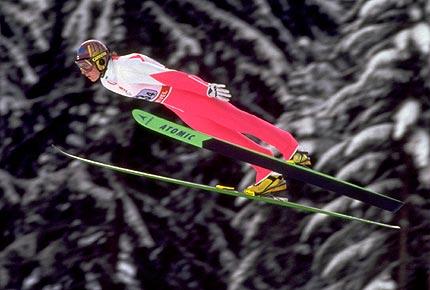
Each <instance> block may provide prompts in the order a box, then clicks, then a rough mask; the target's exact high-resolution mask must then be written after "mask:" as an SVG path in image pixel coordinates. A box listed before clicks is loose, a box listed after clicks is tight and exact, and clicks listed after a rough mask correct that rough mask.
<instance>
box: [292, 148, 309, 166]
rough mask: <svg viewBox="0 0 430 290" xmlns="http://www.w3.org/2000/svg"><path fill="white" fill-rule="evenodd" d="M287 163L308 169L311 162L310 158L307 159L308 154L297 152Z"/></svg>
mask: <svg viewBox="0 0 430 290" xmlns="http://www.w3.org/2000/svg"><path fill="white" fill-rule="evenodd" d="M288 161H290V162H293V163H294V164H297V165H300V166H304V167H308V168H311V167H312V162H311V158H310V157H309V153H308V152H305V151H298V150H297V151H296V153H294V155H293V157H291V159H290V160H288Z"/></svg>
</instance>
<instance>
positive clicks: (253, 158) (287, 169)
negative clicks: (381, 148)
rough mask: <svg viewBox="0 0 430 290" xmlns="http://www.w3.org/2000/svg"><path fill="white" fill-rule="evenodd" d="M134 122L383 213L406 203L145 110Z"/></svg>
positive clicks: (138, 114) (137, 110)
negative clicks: (362, 203)
mask: <svg viewBox="0 0 430 290" xmlns="http://www.w3.org/2000/svg"><path fill="white" fill-rule="evenodd" d="M132 115H133V118H134V119H135V120H136V121H137V122H138V123H139V124H140V125H142V126H143V127H145V128H148V129H150V130H153V131H156V132H158V133H161V134H163V135H165V136H168V137H170V138H173V139H176V140H179V141H181V142H185V143H188V144H190V145H193V146H196V147H198V148H205V149H208V150H211V151H214V152H217V153H220V154H223V155H225V156H227V157H230V158H233V159H237V160H241V161H244V162H247V163H251V164H255V165H259V166H261V167H264V168H267V169H270V170H272V171H275V172H279V173H281V174H283V175H285V176H287V177H288V178H292V179H295V180H298V181H301V182H305V183H309V184H312V185H316V186H318V187H321V188H323V189H325V190H330V191H333V192H335V193H338V194H342V195H345V196H348V197H350V198H353V199H356V200H360V201H362V202H364V203H367V204H370V205H373V206H376V207H379V208H381V209H384V210H387V211H391V212H396V211H397V210H398V209H400V208H401V207H402V206H403V202H402V201H400V200H397V199H394V198H392V197H389V196H386V195H383V194H381V193H377V192H375V191H372V190H369V189H366V188H364V187H360V186H358V185H355V184H353V183H350V182H347V181H344V180H340V179H337V178H335V177H333V176H330V175H327V174H324V173H322V172H319V171H316V170H312V169H309V168H306V167H302V166H298V165H295V164H294V163H290V162H286V161H285V160H282V159H278V158H274V157H272V156H268V155H264V154H261V153H259V152H255V151H252V150H249V149H247V148H244V147H241V146H238V145H234V144H232V143H229V142H227V141H223V140H220V139H217V138H215V137H211V136H209V135H206V134H203V133H200V132H197V131H195V130H193V129H191V128H188V127H185V126H182V125H178V124H176V123H174V122H171V121H168V120H165V119H163V118H160V117H158V116H155V115H153V114H151V113H148V112H145V111H143V110H139V109H135V110H133V112H132Z"/></svg>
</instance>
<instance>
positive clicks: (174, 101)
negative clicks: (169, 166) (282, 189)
mask: <svg viewBox="0 0 430 290" xmlns="http://www.w3.org/2000/svg"><path fill="white" fill-rule="evenodd" d="M101 82H102V84H103V86H104V87H106V88H107V89H109V90H111V91H113V92H115V93H118V94H121V95H123V96H126V97H132V98H138V99H143V100H146V101H149V102H157V103H160V104H163V105H164V106H166V107H167V108H169V109H170V110H172V111H173V112H174V113H175V114H176V115H177V116H178V117H179V118H180V119H181V120H183V121H184V122H185V123H186V124H187V125H188V126H190V127H191V128H193V129H195V130H197V131H200V132H203V133H205V134H208V135H210V136H213V137H216V138H219V139H222V140H225V141H228V142H230V143H233V144H237V145H240V146H242V147H246V148H248V149H251V150H254V151H257V152H260V153H262V154H266V155H270V156H273V152H272V151H271V150H269V149H266V148H265V147H262V146H260V145H259V144H257V143H255V142H254V141H252V140H251V139H250V138H248V137H246V136H245V135H244V134H249V135H252V136H255V137H257V138H258V139H260V140H262V141H264V142H266V143H268V144H270V145H272V146H274V147H275V148H277V149H278V150H279V151H280V152H281V153H282V155H283V157H284V158H285V159H290V158H291V157H292V155H293V154H294V153H295V151H296V150H297V147H298V143H297V141H296V140H295V139H294V138H293V136H292V135H291V134H290V133H288V132H286V131H283V130H281V129H279V128H277V127H276V126H274V125H272V124H270V123H268V122H266V121H264V120H262V119H260V118H258V117H256V116H254V115H252V114H249V113H247V112H244V111H242V110H240V109H238V108H236V107H235V106H234V105H232V104H230V103H229V102H225V101H222V100H219V99H216V98H212V97H209V96H208V83H207V82H205V81H204V80H202V79H201V78H199V77H197V76H194V75H190V74H187V73H184V72H181V71H177V70H172V69H168V68H166V67H165V66H163V65H162V64H160V63H158V62H156V61H155V60H153V59H151V58H149V57H147V56H145V55H142V54H137V53H132V54H129V55H124V56H112V58H111V59H110V60H109V63H108V66H107V70H106V72H105V74H104V75H103V77H102V78H101ZM252 167H253V168H254V169H255V171H256V181H257V182H258V181H260V180H261V179H263V178H265V177H266V176H267V175H268V174H270V172H271V171H270V170H268V169H265V168H262V167H259V166H256V165H252Z"/></svg>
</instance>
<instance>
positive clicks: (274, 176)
mask: <svg viewBox="0 0 430 290" xmlns="http://www.w3.org/2000/svg"><path fill="white" fill-rule="evenodd" d="M285 190H287V183H286V182H285V179H284V178H283V177H282V175H280V174H279V173H275V172H272V173H271V174H269V175H268V176H267V177H265V178H263V179H262V180H260V181H259V182H257V183H256V184H254V185H251V186H248V187H247V188H246V189H245V190H244V193H245V194H247V195H251V196H255V195H266V194H276V193H279V192H282V191H285Z"/></svg>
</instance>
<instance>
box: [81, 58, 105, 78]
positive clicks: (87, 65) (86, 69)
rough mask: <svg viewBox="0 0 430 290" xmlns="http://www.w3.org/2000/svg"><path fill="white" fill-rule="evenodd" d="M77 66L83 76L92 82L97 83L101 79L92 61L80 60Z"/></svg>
mask: <svg viewBox="0 0 430 290" xmlns="http://www.w3.org/2000/svg"><path fill="white" fill-rule="evenodd" d="M76 64H77V66H78V67H79V69H80V70H81V74H83V75H84V76H86V77H87V78H88V79H89V80H90V81H92V82H96V81H97V80H98V79H99V78H100V72H99V71H98V69H97V68H96V66H95V65H94V64H92V63H91V62H90V61H88V60H80V61H76Z"/></svg>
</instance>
